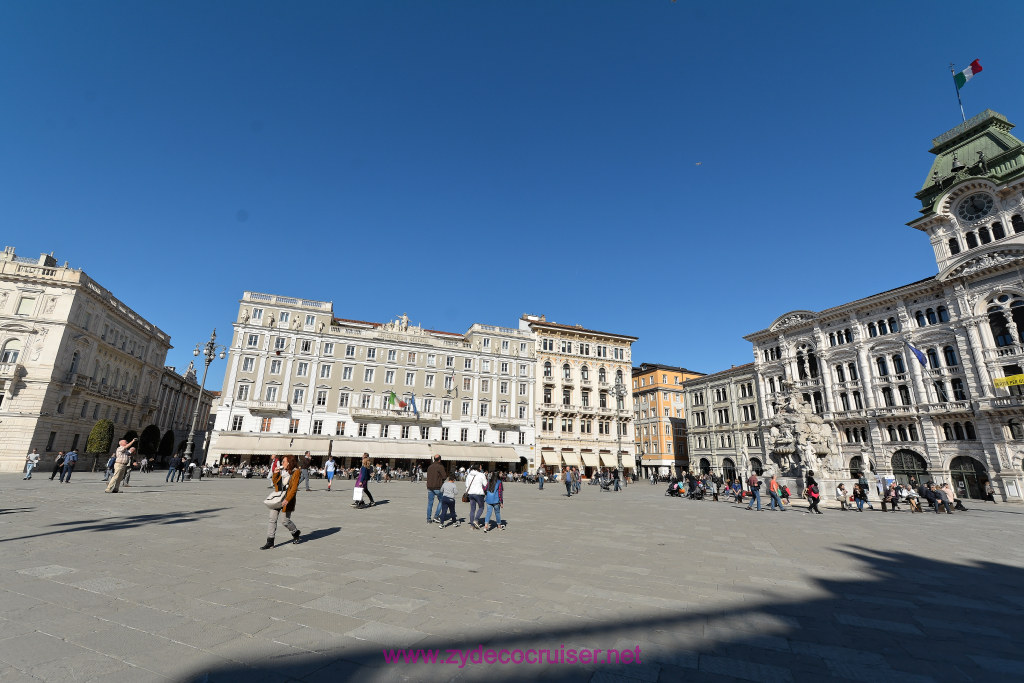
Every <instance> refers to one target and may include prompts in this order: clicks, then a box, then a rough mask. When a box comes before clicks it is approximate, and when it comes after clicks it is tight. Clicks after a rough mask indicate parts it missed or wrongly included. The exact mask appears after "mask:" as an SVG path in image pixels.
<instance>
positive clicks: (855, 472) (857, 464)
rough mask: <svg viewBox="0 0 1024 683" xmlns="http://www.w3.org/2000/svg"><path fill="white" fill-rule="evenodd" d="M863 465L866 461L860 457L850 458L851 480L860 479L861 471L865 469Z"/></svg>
mask: <svg viewBox="0 0 1024 683" xmlns="http://www.w3.org/2000/svg"><path fill="white" fill-rule="evenodd" d="M847 431H849V430H847ZM863 463H864V460H863V459H862V458H861V457H860V456H859V455H855V456H853V457H852V458H850V479H857V478H859V477H860V473H861V469H862V468H863V467H864V464H863Z"/></svg>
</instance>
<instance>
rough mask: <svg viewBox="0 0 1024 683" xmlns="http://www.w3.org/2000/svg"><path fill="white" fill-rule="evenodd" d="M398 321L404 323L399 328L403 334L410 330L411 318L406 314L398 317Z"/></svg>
mask: <svg viewBox="0 0 1024 683" xmlns="http://www.w3.org/2000/svg"><path fill="white" fill-rule="evenodd" d="M398 319H399V320H401V321H402V323H401V325H400V326H399V328H398V329H400V330H401V331H402V332H405V331H406V330H408V329H409V316H407V315H406V314H405V313H403V314H402V315H400V316H398Z"/></svg>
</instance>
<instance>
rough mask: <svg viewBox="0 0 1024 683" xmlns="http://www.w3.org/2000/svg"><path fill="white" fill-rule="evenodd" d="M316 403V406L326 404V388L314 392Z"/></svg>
mask: <svg viewBox="0 0 1024 683" xmlns="http://www.w3.org/2000/svg"><path fill="white" fill-rule="evenodd" d="M316 404H317V405H318V406H325V405H327V390H326V389H321V390H319V391H317V392H316Z"/></svg>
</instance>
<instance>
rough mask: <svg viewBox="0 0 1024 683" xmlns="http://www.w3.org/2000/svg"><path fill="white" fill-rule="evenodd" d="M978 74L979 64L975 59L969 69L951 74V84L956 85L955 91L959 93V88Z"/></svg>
mask: <svg viewBox="0 0 1024 683" xmlns="http://www.w3.org/2000/svg"><path fill="white" fill-rule="evenodd" d="M978 73H981V64H980V63H979V62H978V60H977V59H975V60H974V61H973V62H971V65H970V66H969V67H967V68H966V69H964V70H963V71H961V72H960V73H955V74H953V82H954V83H956V89H957V91H959V90H960V88H962V87H964V85H966V84H967V81H969V80H971V79H972V78H974V74H978Z"/></svg>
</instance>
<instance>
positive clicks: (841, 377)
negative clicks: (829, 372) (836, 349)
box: [836, 363, 846, 382]
mask: <svg viewBox="0 0 1024 683" xmlns="http://www.w3.org/2000/svg"><path fill="white" fill-rule="evenodd" d="M836 381H837V382H845V381H846V374H845V373H844V372H843V365H842V363H840V364H839V365H837V366H836Z"/></svg>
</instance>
